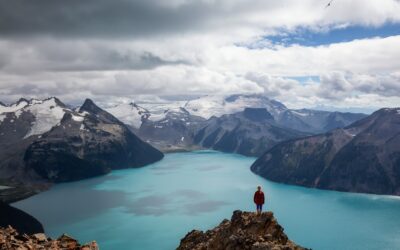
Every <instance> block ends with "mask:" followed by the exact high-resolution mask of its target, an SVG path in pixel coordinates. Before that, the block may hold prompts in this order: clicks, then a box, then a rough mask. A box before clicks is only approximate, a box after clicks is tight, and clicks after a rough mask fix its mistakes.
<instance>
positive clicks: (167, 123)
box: [106, 95, 366, 156]
mask: <svg viewBox="0 0 400 250" xmlns="http://www.w3.org/2000/svg"><path fill="white" fill-rule="evenodd" d="M245 109H248V110H247V111H246V112H255V110H257V109H259V110H265V113H268V114H269V115H270V116H271V117H270V118H269V119H268V120H267V122H266V123H265V124H264V121H262V120H258V121H257V120H254V119H253V120H249V119H246V118H245V117H244V116H243V112H244V111H245ZM106 110H107V111H108V112H110V113H112V114H114V115H115V116H116V117H117V118H119V119H120V120H121V121H124V122H126V123H127V124H128V125H129V126H130V127H131V129H132V131H134V132H136V133H137V135H138V136H139V137H141V138H142V139H144V140H146V141H148V142H149V143H151V144H152V145H153V146H155V147H157V148H159V149H160V150H162V151H169V150H170V149H177V148H178V149H179V148H180V149H187V148H193V147H197V146H201V147H205V148H214V149H218V150H222V151H226V152H236V153H242V154H244V155H250V156H260V155H261V154H262V153H263V152H265V151H266V150H267V149H269V148H270V147H271V146H273V145H275V144H276V143H277V142H280V141H283V140H287V139H291V138H296V137H301V136H305V135H310V134H316V133H320V132H326V131H328V130H330V129H333V128H339V127H344V126H347V125H349V124H351V123H352V122H354V121H356V120H359V119H361V118H363V117H365V116H366V115H365V114H354V113H341V112H328V111H318V110H310V109H300V110H293V109H289V108H287V107H286V106H285V105H284V104H282V103H280V102H278V101H276V100H271V99H269V98H268V97H266V96H264V95H228V96H205V97H200V98H197V99H193V100H189V101H186V102H183V101H180V102H170V103H154V104H152V103H143V104H140V103H134V102H132V103H129V104H126V103H124V104H120V105H115V106H113V107H109V108H107V109H106ZM251 110H252V111H251ZM239 120H241V122H240V125H239V122H238V121H239ZM234 121H236V122H234ZM234 124H236V125H234ZM220 125H221V126H220ZM235 126H237V128H236V129H235ZM267 127H268V129H267ZM216 130H219V131H218V132H216ZM261 130H263V131H264V132H266V131H267V130H268V133H267V134H265V135H262V136H261V137H260V138H261V139H262V140H261V141H259V140H258V141H257V140H255V139H256V138H258V136H259V135H260V134H263V133H264V132H262V131H261ZM226 132H229V135H228V134H226ZM257 133H258V135H257ZM224 134H226V135H225V137H223V135H224ZM213 137H215V138H213ZM222 137H223V138H222ZM228 137H229V138H236V139H233V140H235V142H234V143H233V145H229V147H226V146H224V145H223V144H224V143H225V140H226V139H227V138H228ZM207 138H208V139H207ZM221 138H222V140H220V139H221ZM239 144H241V146H240V145H239ZM240 147H241V148H240ZM247 147H250V148H247Z"/></svg>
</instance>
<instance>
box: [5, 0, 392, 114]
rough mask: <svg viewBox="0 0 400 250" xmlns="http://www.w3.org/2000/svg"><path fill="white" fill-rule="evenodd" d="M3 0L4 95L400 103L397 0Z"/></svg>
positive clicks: (343, 105)
mask: <svg viewBox="0 0 400 250" xmlns="http://www.w3.org/2000/svg"><path fill="white" fill-rule="evenodd" d="M327 2H329V1H328V0H302V1H299V0H280V1H276V0H168V1H166V0H112V1H110V0H85V1H82V0H68V1H54V0H36V1H31V0H12V1H9V0H0V100H1V101H3V102H11V101H14V100H15V99H18V98H19V97H21V96H24V97H28V98H29V97H39V98H40V97H47V96H58V97H60V98H61V99H62V100H63V101H64V102H70V103H79V102H81V101H82V100H83V99H84V98H86V97H90V98H94V99H95V100H98V101H100V102H105V101H115V100H117V101H118V100H126V99H133V98H134V99H137V100H146V99H152V98H154V97H153V96H154V95H157V96H167V97H171V96H175V97H177V96H198V95H207V94H230V93H263V94H265V95H267V96H269V97H271V98H274V99H277V100H280V101H282V102H283V103H285V104H286V105H287V106H289V107H294V108H301V107H319V108H334V109H338V110H339V109H347V108H351V109H353V110H356V109H357V108H359V109H374V108H376V107H382V106H400V60H399V59H400V15H399V13H400V1H399V0H334V1H333V2H332V4H331V6H330V7H328V8H326V7H325V6H326V4H327Z"/></svg>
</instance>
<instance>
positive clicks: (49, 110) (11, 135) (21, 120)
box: [0, 97, 73, 141]
mask: <svg viewBox="0 0 400 250" xmlns="http://www.w3.org/2000/svg"><path fill="white" fill-rule="evenodd" d="M66 112H69V113H71V112H73V111H72V110H71V109H69V108H67V107H66V106H65V105H64V104H63V103H62V102H61V101H60V100H58V99H57V98H55V97H51V98H48V99H44V100H36V99H31V100H30V101H28V100H26V99H20V100H19V101H18V102H16V103H13V104H11V105H1V106H0V131H1V133H0V139H2V140H5V141H10V140H12V141H13V140H19V139H22V138H28V137H30V136H34V135H41V134H43V133H46V132H47V131H49V130H50V129H51V128H52V127H54V126H56V125H57V124H59V123H60V121H61V119H62V118H63V116H64V114H65V113H66Z"/></svg>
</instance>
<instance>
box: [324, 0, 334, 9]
mask: <svg viewBox="0 0 400 250" xmlns="http://www.w3.org/2000/svg"><path fill="white" fill-rule="evenodd" d="M332 2H333V0H330V1H329V3H328V4H327V5H326V6H325V9H326V8H328V7H329V6H331V4H332Z"/></svg>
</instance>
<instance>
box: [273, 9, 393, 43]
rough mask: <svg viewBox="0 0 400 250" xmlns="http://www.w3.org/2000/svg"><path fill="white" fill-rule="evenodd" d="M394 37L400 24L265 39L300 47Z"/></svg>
mask: <svg viewBox="0 0 400 250" xmlns="http://www.w3.org/2000/svg"><path fill="white" fill-rule="evenodd" d="M399 15H400V14H399ZM395 35H400V23H391V22H387V23H385V24H383V25H381V26H359V25H356V26H347V27H344V28H333V29H330V30H326V31H318V30H311V29H307V28H298V29H296V30H295V32H282V33H281V34H280V35H276V36H266V37H265V39H267V40H270V41H272V42H273V43H274V44H281V45H285V46H290V45H293V44H298V45H301V46H319V45H328V44H332V43H343V42H350V41H353V40H356V39H366V38H373V37H380V38H385V37H389V36H395Z"/></svg>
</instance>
